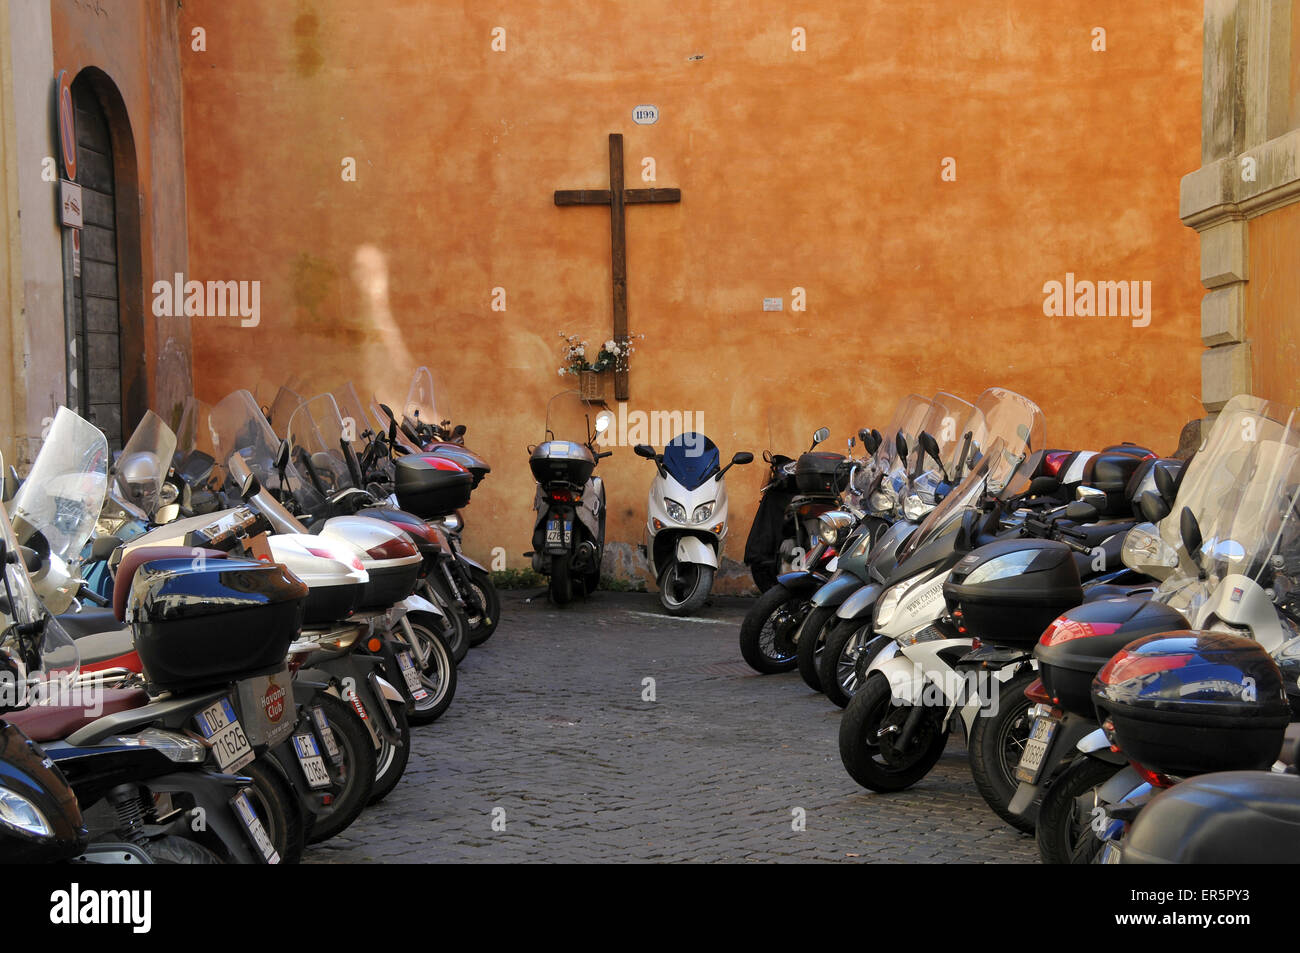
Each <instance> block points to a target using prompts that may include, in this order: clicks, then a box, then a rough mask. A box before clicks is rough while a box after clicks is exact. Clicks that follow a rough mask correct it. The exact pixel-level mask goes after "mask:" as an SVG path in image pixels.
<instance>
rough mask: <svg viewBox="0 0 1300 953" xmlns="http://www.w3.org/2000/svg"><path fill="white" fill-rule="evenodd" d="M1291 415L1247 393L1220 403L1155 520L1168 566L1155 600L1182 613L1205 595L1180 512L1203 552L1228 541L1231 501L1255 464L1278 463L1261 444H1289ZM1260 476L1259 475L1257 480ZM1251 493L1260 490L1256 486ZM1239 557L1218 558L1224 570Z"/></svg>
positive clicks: (1133, 558)
mask: <svg viewBox="0 0 1300 953" xmlns="http://www.w3.org/2000/svg"><path fill="white" fill-rule="evenodd" d="M1292 415H1293V410H1292V408H1291V407H1289V406H1286V405H1283V404H1277V403H1270V402H1269V401H1265V400H1261V399H1260V398H1258V397H1254V396H1251V395H1249V394H1240V395H1237V396H1236V397H1233V398H1232V399H1231V400H1229V401H1228V402H1227V403H1226V404H1225V405H1224V406H1223V409H1222V410H1221V411H1220V412H1219V416H1218V417H1217V418H1216V419H1215V421H1214V426H1213V427H1211V428H1210V431H1209V433H1208V434H1207V435H1206V436H1205V438H1204V440H1203V441H1202V443H1201V446H1200V448H1199V449H1198V450H1197V452H1196V453H1195V455H1193V456H1192V458H1191V459H1190V460H1189V461H1188V462H1187V465H1186V467H1185V468H1184V470H1183V476H1182V480H1181V481H1180V482H1179V484H1178V495H1177V498H1176V499H1175V500H1174V504H1173V506H1172V507H1171V508H1170V511H1169V515H1167V516H1166V517H1165V518H1164V519H1162V520H1161V521H1160V522H1159V523H1157V524H1156V531H1157V533H1158V535H1159V538H1160V544H1159V545H1160V548H1161V549H1162V551H1163V552H1164V553H1165V554H1167V556H1168V560H1167V562H1166V563H1165V564H1166V565H1172V566H1173V569H1172V571H1171V573H1170V574H1169V576H1168V577H1167V578H1166V579H1165V580H1164V581H1163V582H1162V583H1161V585H1160V587H1159V588H1158V589H1157V591H1156V598H1157V599H1159V600H1160V601H1162V602H1165V603H1167V604H1169V605H1171V606H1174V607H1175V608H1180V609H1183V610H1184V611H1186V610H1187V609H1188V608H1189V607H1194V606H1195V605H1196V604H1197V603H1199V601H1200V600H1202V599H1203V598H1204V597H1205V596H1206V595H1208V593H1209V588H1208V580H1207V579H1202V578H1201V565H1198V560H1199V561H1200V562H1201V564H1202V565H1205V566H1206V568H1207V570H1208V569H1209V568H1210V566H1209V565H1208V564H1207V563H1206V561H1205V559H1204V558H1203V556H1202V555H1198V556H1196V557H1194V556H1193V554H1191V553H1188V552H1187V550H1186V548H1185V547H1184V546H1183V540H1182V531H1181V528H1180V526H1181V521H1182V512H1183V510H1189V511H1190V512H1191V514H1192V516H1194V517H1195V518H1196V523H1197V526H1198V527H1199V529H1200V532H1201V537H1202V539H1203V540H1205V541H1207V542H1208V543H1209V544H1210V545H1211V550H1206V549H1205V547H1204V545H1203V547H1202V553H1203V554H1205V553H1209V552H1211V551H1212V546H1213V541H1214V540H1217V539H1218V538H1220V536H1225V538H1228V539H1231V538H1232V534H1233V530H1232V528H1231V523H1232V521H1233V520H1234V518H1235V517H1236V509H1237V506H1236V503H1237V501H1238V500H1239V498H1240V495H1241V494H1242V493H1244V492H1246V490H1247V488H1248V487H1249V485H1250V484H1251V482H1252V481H1251V479H1250V478H1251V475H1252V474H1253V473H1256V472H1257V470H1258V468H1259V467H1260V466H1261V465H1262V466H1264V467H1265V468H1266V472H1267V471H1268V470H1269V469H1273V468H1276V467H1278V466H1282V465H1283V460H1282V458H1281V457H1280V456H1277V455H1276V454H1275V455H1274V457H1273V458H1272V459H1271V460H1265V459H1263V458H1261V456H1260V453H1261V452H1263V451H1262V450H1261V446H1262V445H1264V444H1280V445H1282V446H1290V445H1292V444H1293V443H1294V438H1293V436H1292V434H1291V430H1292ZM1266 479H1267V478H1266V477H1262V476H1261V477H1260V480H1261V481H1264V480H1266ZM1254 492H1255V493H1262V492H1264V491H1263V490H1261V489H1259V488H1258V487H1257V488H1256V489H1255V490H1254ZM1243 518H1244V516H1243ZM1239 532H1242V533H1245V532H1247V529H1246V527H1245V526H1243V527H1242V528H1241V529H1240V530H1239ZM1145 558H1150V556H1149V554H1145V553H1142V554H1135V553H1133V552H1131V551H1129V550H1128V549H1126V550H1125V552H1124V559H1125V562H1126V564H1128V565H1134V564H1135V563H1137V564H1140V563H1141V561H1142V560H1143V559H1145ZM1245 558H1246V554H1245V553H1242V554H1241V555H1240V556H1237V557H1235V558H1233V559H1231V560H1229V559H1228V558H1227V553H1226V551H1225V553H1224V554H1222V555H1221V557H1220V559H1219V562H1221V563H1222V564H1223V566H1224V568H1226V566H1227V564H1228V563H1230V562H1231V563H1233V564H1240V563H1241V562H1242V561H1243V560H1244V559H1245Z"/></svg>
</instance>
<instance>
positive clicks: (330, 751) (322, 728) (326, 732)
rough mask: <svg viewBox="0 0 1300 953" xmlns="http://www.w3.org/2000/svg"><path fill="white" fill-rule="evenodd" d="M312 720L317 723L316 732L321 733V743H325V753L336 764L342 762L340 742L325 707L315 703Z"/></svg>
mask: <svg viewBox="0 0 1300 953" xmlns="http://www.w3.org/2000/svg"><path fill="white" fill-rule="evenodd" d="M311 720H312V723H313V724H315V725H316V733H317V734H318V735H320V740H321V743H322V744H323V745H325V753H326V754H327V755H329V758H330V760H331V761H333V762H334V763H335V764H340V763H341V762H342V761H343V752H342V751H340V750H339V743H338V741H337V739H335V737H334V729H333V728H331V727H330V720H329V719H328V718H326V717H325V709H323V708H321V706H320V705H313V706H312V709H311Z"/></svg>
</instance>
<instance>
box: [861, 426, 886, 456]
mask: <svg viewBox="0 0 1300 953" xmlns="http://www.w3.org/2000/svg"><path fill="white" fill-rule="evenodd" d="M858 439H859V440H861V441H862V449H863V450H865V451H866V454H867V456H872V455H873V454H875V452H876V451H877V450H879V449H880V442H881V439H882V438H881V436H880V431H879V430H868V429H867V428H866V427H863V428H862V429H861V430H859V431H858Z"/></svg>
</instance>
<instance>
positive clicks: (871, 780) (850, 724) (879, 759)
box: [839, 672, 948, 792]
mask: <svg viewBox="0 0 1300 953" xmlns="http://www.w3.org/2000/svg"><path fill="white" fill-rule="evenodd" d="M892 695H893V690H892V689H891V688H890V685H889V680H888V679H887V678H885V676H884V675H881V674H879V673H878V672H877V673H873V674H872V675H871V676H869V677H868V678H867V681H866V684H864V685H863V686H862V688H860V689H859V690H858V693H857V694H856V695H854V696H853V699H852V701H850V702H849V704H848V707H847V708H845V709H844V716H843V717H842V718H841V719H840V739H839V740H840V761H842V762H843V764H844V769H845V770H846V771H848V773H849V777H851V778H853V780H854V781H857V782H858V784H860V785H862V786H863V787H864V788H868V789H870V790H872V791H881V792H888V791H902V790H904V789H906V788H910V787H911V786H912V785H913V784H915V783H916V782H917V781H920V780H921V779H922V778H923V777H925V776H926V775H927V774H929V773H930V769H931V768H933V767H934V765H935V762H937V761H938V760H939V757H940V755H942V754H943V749H944V746H945V745H946V744H947V743H948V733H947V732H945V731H943V730H941V728H940V725H941V724H942V718H943V713H944V710H943V709H941V708H937V707H936V708H933V709H931V710H930V711H928V712H926V714H925V715H923V716H922V719H921V722H920V723H919V724H918V725H917V727H916V732H915V734H914V735H913V738H912V741H911V744H910V745H909V750H908V751H906V752H897V751H895V750H893V748H892V745H891V744H890V743H889V738H890V737H892V736H886V738H885V739H884V740H881V739H880V737H879V735H878V732H879V731H880V729H882V728H884V727H886V726H888V725H899V726H901V725H902V723H903V721H904V720H905V719H906V717H907V715H908V713H909V712H911V711H912V710H913V706H911V705H895V704H893V700H892Z"/></svg>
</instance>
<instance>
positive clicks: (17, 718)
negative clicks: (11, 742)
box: [5, 688, 149, 742]
mask: <svg viewBox="0 0 1300 953" xmlns="http://www.w3.org/2000/svg"><path fill="white" fill-rule="evenodd" d="M97 697H98V699H99V700H100V701H101V702H102V703H103V707H102V710H100V711H98V712H95V713H88V712H87V707H88V706H86V705H85V704H76V705H33V706H31V707H30V708H25V709H23V710H22V711H15V712H9V713H7V714H6V715H5V721H7V722H9V723H10V724H11V725H17V726H18V728H20V729H21V730H22V732H23V734H25V735H26V736H27V737H28V738H30V739H32V741H38V742H39V741H59V740H61V739H63V738H66V737H67V736H68V735H70V734H72V733H73V732H74V731H76V730H77V729H78V728H82V727H84V726H86V725H88V724H90V723H91V722H92V721H96V720H98V719H99V718H101V717H102V716H104V715H114V714H117V713H118V712H122V711H129V710H131V709H132V708H139V707H141V706H142V705H147V704H148V703H149V693H148V692H146V691H145V690H144V689H142V688H109V689H103V690H101V691H100V692H99V694H98V696H97Z"/></svg>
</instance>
